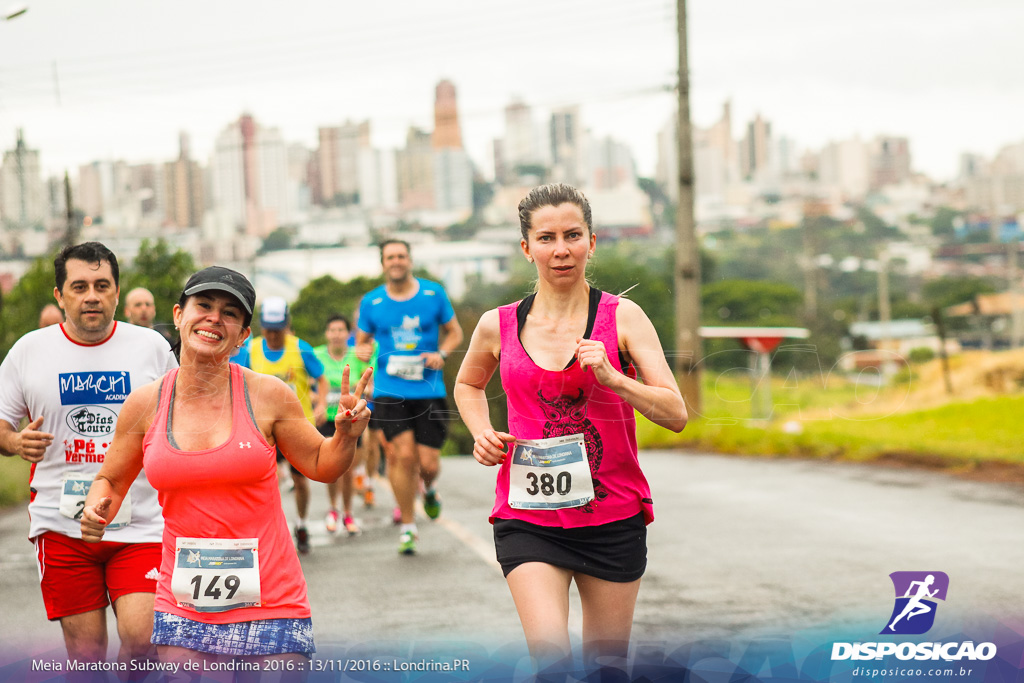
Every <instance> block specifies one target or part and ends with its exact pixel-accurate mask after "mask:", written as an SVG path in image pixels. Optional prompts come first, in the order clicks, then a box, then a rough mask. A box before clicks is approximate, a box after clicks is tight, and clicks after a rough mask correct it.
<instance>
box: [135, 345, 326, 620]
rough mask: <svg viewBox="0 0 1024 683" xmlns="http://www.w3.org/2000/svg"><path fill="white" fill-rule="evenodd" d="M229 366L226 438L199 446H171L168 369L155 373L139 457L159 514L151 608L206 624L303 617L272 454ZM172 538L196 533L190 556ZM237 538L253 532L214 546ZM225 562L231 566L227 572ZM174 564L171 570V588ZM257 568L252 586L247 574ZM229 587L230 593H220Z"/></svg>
mask: <svg viewBox="0 0 1024 683" xmlns="http://www.w3.org/2000/svg"><path fill="white" fill-rule="evenodd" d="M229 367H230V368H231V406H232V408H231V436H230V437H228V440H227V441H226V442H225V443H224V444H222V445H220V446H218V447H216V448H210V449H206V450H201V451H182V450H180V449H178V448H176V447H175V445H173V443H172V441H173V434H172V432H171V430H170V429H169V428H168V424H172V421H173V416H172V415H171V414H170V410H171V406H172V405H173V404H172V401H173V393H174V381H175V379H176V378H177V376H178V371H177V370H173V371H171V372H169V373H167V375H165V376H164V379H163V384H162V386H161V389H160V403H159V406H158V408H157V413H156V417H155V419H154V420H153V424H152V425H151V426H150V428H149V431H148V432H146V436H145V440H144V442H143V453H144V459H143V463H144V466H145V468H146V475H147V477H148V478H149V481H150V483H151V484H152V485H153V487H154V488H155V489H156V490H157V493H158V497H159V500H160V505H162V506H163V512H164V536H163V561H162V562H161V564H160V577H159V579H158V582H157V592H156V610H157V611H159V612H168V613H170V614H176V615H179V616H182V617H186V618H188V619H192V620H194V621H200V622H204V623H209V624H229V623H235V622H240V621H252V620H255V619H304V618H307V617H309V616H310V610H309V600H308V598H307V597H306V581H305V578H304V577H303V574H302V567H301V566H300V564H299V559H298V556H297V555H296V554H295V547H294V546H293V545H292V541H291V534H290V532H289V529H288V523H287V521H286V520H285V517H284V512H283V511H282V508H281V495H280V493H279V490H278V483H277V463H276V457H275V456H276V451H275V449H274V447H273V446H271V445H270V444H268V443H267V441H266V439H264V438H263V434H262V433H261V432H260V430H259V428H258V427H257V426H256V421H255V419H254V417H253V415H252V408H251V406H250V404H249V397H248V392H247V391H246V388H245V379H244V375H243V372H242V369H241V368H240V367H238V366H237V365H235V364H234V363H231V364H230V366H229ZM181 538H188V539H201V540H200V541H198V545H196V546H195V547H196V550H195V551H193V552H194V554H193V555H191V556H190V555H189V551H188V550H187V549H179V545H181V544H179V539H181ZM208 539H217V540H216V541H215V542H210V541H209V540H208ZM237 539H256V545H257V550H256V551H255V552H254V553H253V552H251V551H247V550H242V551H233V550H223V547H224V546H225V544H227V545H230V544H231V543H232V542H237ZM211 547H219V548H221V549H220V550H217V549H213V550H211V549H210V548H211ZM203 548H206V550H202V549H203ZM182 553H184V555H183V554H182ZM218 553H219V554H221V555H222V556H223V557H221V559H222V560H226V561H211V557H212V558H213V560H217V555H218ZM211 554H212V555H211ZM243 555H244V558H245V559H251V557H252V556H255V557H256V558H257V559H258V571H257V570H256V569H255V568H254V567H252V566H249V565H246V564H245V562H244V561H243V560H239V559H237V558H238V557H241V556H243ZM232 561H234V562H235V563H236V564H237V565H238V566H240V567H241V569H237V568H234V569H233V568H232V566H233V565H232V564H231V562H232ZM196 567H199V568H200V570H197V569H196ZM221 567H227V568H224V569H220V568H221ZM176 571H177V572H179V577H178V579H177V580H176V581H175V587H174V588H173V589H172V576H173V574H174V573H175V572H176ZM245 572H248V574H246V573H245ZM257 573H258V584H256V583H255V580H254V577H253V575H254V574H257ZM214 577H217V578H216V579H215V578H214ZM183 586H184V590H185V591H186V592H191V591H192V590H193V589H194V591H195V593H194V595H193V596H191V597H190V598H187V600H190V599H192V598H195V599H197V600H202V601H203V602H204V603H205V604H203V605H202V606H199V603H198V602H197V603H195V604H196V605H197V607H196V608H192V607H185V606H182V605H181V604H180V602H181V601H180V600H179V597H180V596H181V595H182V590H183V589H182V587H183ZM254 587H255V590H256V593H255V595H258V596H259V604H257V605H253V606H241V607H238V606H233V605H237V604H238V600H239V599H243V596H245V595H253V594H254V593H253V590H254ZM232 588H234V593H235V595H232V597H231V599H229V598H228V595H229V594H230V593H232ZM175 591H177V597H176V594H175ZM246 591H248V593H247V592H246ZM189 604H191V603H189Z"/></svg>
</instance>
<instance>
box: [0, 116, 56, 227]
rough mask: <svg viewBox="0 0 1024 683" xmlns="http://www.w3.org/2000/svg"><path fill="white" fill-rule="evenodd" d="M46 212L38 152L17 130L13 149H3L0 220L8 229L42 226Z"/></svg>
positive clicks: (0, 171) (0, 168) (0, 169)
mask: <svg viewBox="0 0 1024 683" xmlns="http://www.w3.org/2000/svg"><path fill="white" fill-rule="evenodd" d="M47 214H48V211H47V191H46V187H45V184H44V183H43V177H42V169H41V167H40V164H39V152H38V150H34V149H29V148H28V146H27V145H26V144H25V138H24V135H23V134H22V131H21V130H20V129H19V130H18V135H17V141H16V142H15V145H14V149H12V150H9V151H7V152H4V158H3V166H2V167H0V219H2V220H3V223H4V225H6V226H7V227H9V228H16V229H27V228H30V227H38V226H42V225H43V223H44V221H45V219H46V217H47Z"/></svg>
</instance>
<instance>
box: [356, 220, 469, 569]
mask: <svg viewBox="0 0 1024 683" xmlns="http://www.w3.org/2000/svg"><path fill="white" fill-rule="evenodd" d="M380 260H381V265H382V266H383V269H384V284H383V285H381V286H380V287H378V288H377V289H374V290H373V291H371V292H368V293H367V294H366V295H365V296H364V297H363V300H362V302H361V303H360V306H359V324H358V331H357V332H356V355H357V356H359V358H360V359H361V360H369V359H370V354H371V353H372V351H373V348H372V347H373V344H372V342H373V341H374V340H376V341H377V344H378V356H377V373H376V374H375V376H374V393H373V401H374V413H375V414H376V417H377V422H378V424H380V426H381V428H382V429H383V432H384V438H385V439H387V440H388V442H389V443H390V444H391V449H390V453H389V459H388V460H389V461H388V479H389V480H390V481H391V488H392V490H393V491H394V494H395V501H396V502H397V503H398V508H399V511H400V513H401V515H400V518H401V525H402V527H401V537H400V541H399V552H401V553H403V554H405V555H412V554H414V553H415V552H416V541H417V529H416V515H415V507H414V506H415V503H416V489H417V488H418V485H419V479H420V478H422V479H423V484H424V487H425V493H424V496H423V509H424V511H425V512H426V513H427V515H428V516H429V517H430V518H431V519H437V516H438V515H439V514H440V513H441V503H440V501H439V500H438V497H437V493H436V492H435V491H434V480H435V479H436V478H437V475H438V473H439V472H440V469H441V444H443V443H444V439H445V436H446V435H447V426H446V424H445V420H446V417H447V413H448V404H447V401H446V400H445V394H446V392H445V387H444V376H443V370H444V364H445V360H446V359H447V358H448V355H449V354H450V353H451V352H452V351H454V350H455V348H456V347H457V346H458V345H459V344H460V343H461V342H462V327H460V326H459V321H458V320H457V319H456V318H455V311H454V309H452V304H451V302H450V301H449V300H448V295H447V294H446V293H445V291H444V288H443V287H442V286H441V285H439V284H438V283H436V282H431V281H430V280H423V279H420V278H416V277H413V275H412V255H411V253H410V249H409V244H408V243H407V242H403V241H402V240H387V241H385V242H384V243H383V244H381V245H380ZM442 333H443V336H444V338H443V339H441V335H442Z"/></svg>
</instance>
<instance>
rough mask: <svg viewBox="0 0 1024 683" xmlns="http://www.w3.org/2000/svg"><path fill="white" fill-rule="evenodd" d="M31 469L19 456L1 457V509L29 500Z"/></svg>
mask: <svg viewBox="0 0 1024 683" xmlns="http://www.w3.org/2000/svg"><path fill="white" fill-rule="evenodd" d="M31 467H32V466H31V465H30V464H29V463H27V462H25V461H24V460H22V459H21V458H19V457H17V456H14V457H11V458H5V457H0V507H3V506H6V505H13V504H14V503H20V502H21V501H24V500H27V499H28V473H29V469H30V468H31Z"/></svg>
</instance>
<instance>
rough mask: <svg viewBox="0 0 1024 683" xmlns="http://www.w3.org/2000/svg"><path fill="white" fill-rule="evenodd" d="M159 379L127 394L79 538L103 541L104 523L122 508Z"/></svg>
mask: <svg viewBox="0 0 1024 683" xmlns="http://www.w3.org/2000/svg"><path fill="white" fill-rule="evenodd" d="M159 385H160V380H158V381H156V382H153V383H152V384H147V385H146V386H144V387H142V388H141V389H139V390H138V391H134V392H132V393H131V394H129V395H128V398H127V400H125V402H124V405H123V406H121V412H120V413H119V414H118V416H117V426H116V427H115V430H114V440H113V441H112V442H111V444H110V448H108V449H107V453H106V455H105V456H104V458H103V467H101V468H100V471H99V474H97V475H96V478H95V479H94V480H93V482H92V486H91V487H89V495H88V496H86V498H85V507H84V508H83V509H82V540H84V541H88V542H90V543H98V542H99V541H102V540H103V532H104V530H105V529H106V527H107V524H109V523H110V521H111V520H113V519H114V517H115V516H116V515H117V511H118V510H120V509H121V503H122V502H124V497H125V496H126V495H127V494H128V489H130V488H131V485H132V483H133V482H134V481H135V478H136V477H138V476H139V472H140V471H142V442H143V439H145V437H146V431H147V430H148V429H149V423H150V422H151V421H152V419H153V414H154V413H155V412H156V399H157V388H158V387H159Z"/></svg>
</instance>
